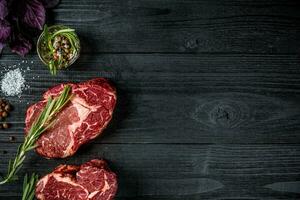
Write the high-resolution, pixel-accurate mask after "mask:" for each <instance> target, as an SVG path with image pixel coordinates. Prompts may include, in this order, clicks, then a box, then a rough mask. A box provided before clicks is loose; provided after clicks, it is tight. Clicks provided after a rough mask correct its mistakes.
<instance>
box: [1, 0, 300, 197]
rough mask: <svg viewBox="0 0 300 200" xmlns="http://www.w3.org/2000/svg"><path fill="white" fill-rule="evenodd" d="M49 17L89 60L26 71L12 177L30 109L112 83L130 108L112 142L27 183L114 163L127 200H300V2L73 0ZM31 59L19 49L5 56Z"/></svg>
mask: <svg viewBox="0 0 300 200" xmlns="http://www.w3.org/2000/svg"><path fill="white" fill-rule="evenodd" d="M49 16H50V17H49V18H51V19H52V22H53V23H55V24H65V25H69V26H71V27H74V28H75V29H76V30H77V32H78V34H79V36H80V38H81V42H82V54H81V57H80V59H79V60H78V62H77V63H76V64H74V65H73V66H72V68H71V69H70V70H68V71H64V72H62V73H60V74H59V75H58V76H56V77H52V76H50V75H49V73H48V71H47V69H46V68H45V67H44V66H43V65H42V64H41V62H40V61H39V59H38V57H37V55H36V53H34V52H33V53H31V55H29V56H27V57H26V58H25V59H24V60H25V62H24V63H21V65H20V66H21V67H23V68H24V69H25V68H26V66H27V65H28V66H31V67H30V68H31V71H27V72H26V73H25V74H26V80H27V82H28V84H29V85H30V89H28V90H27V91H25V92H24V94H23V95H22V98H21V99H19V98H8V99H9V100H10V101H11V102H12V104H13V105H15V111H14V112H13V113H12V114H11V117H10V118H9V119H10V121H11V122H12V123H13V127H12V128H11V129H9V130H7V131H3V130H1V134H0V143H1V144H0V157H1V162H0V171H1V173H2V174H3V173H5V171H6V166H7V162H8V159H9V158H11V157H12V156H13V155H14V153H15V152H16V149H17V146H18V144H19V143H21V142H22V140H23V127H24V113H25V110H26V107H27V106H28V105H27V104H28V103H32V102H35V101H37V100H38V99H40V97H41V94H42V92H43V91H45V90H46V89H47V88H49V87H51V86H53V85H55V84H58V83H61V82H69V81H83V80H88V79H90V78H92V77H106V78H109V79H110V80H112V81H113V82H114V83H115V85H116V87H117V88H118V98H119V102H118V106H117V110H116V112H115V115H114V119H113V121H112V123H111V124H110V126H109V128H108V129H107V130H106V131H105V133H104V135H103V136H102V137H100V138H97V139H96V140H95V141H94V142H92V143H91V144H90V145H88V146H86V147H84V148H82V149H81V150H80V151H79V152H78V153H77V154H76V155H75V156H74V157H72V158H69V159H66V160H46V159H44V158H42V157H39V156H37V155H36V154H35V153H34V152H32V153H31V154H30V155H29V157H28V159H27V160H26V163H25V166H24V168H23V170H22V171H21V173H20V175H21V178H22V177H23V174H24V173H25V172H38V173H39V174H40V175H44V174H46V173H48V172H50V171H51V170H52V169H53V168H54V167H55V166H56V165H58V164H61V163H72V164H81V163H83V162H86V161H88V160H90V159H92V158H105V159H107V160H109V162H110V166H111V168H112V169H114V170H115V171H116V172H117V173H118V175H119V181H120V185H119V191H118V195H117V198H116V199H118V200H154V199H155V200H160V199H165V200H174V199H184V200H200V199H201V200H202V199H299V196H300V1H298V0H290V1H289V0H223V1H221V0H219V1H218V0H101V1H100V0H81V1H79V0H77V1H76V0H62V1H61V3H60V5H59V6H58V7H57V8H55V9H53V10H52V11H50V12H49ZM21 61H22V58H20V57H18V56H16V55H13V54H11V53H10V52H9V51H8V50H6V51H5V52H4V54H3V55H2V56H1V59H0V62H1V63H2V64H4V65H14V64H16V63H19V62H21ZM26 61H27V62H28V63H27V64H26ZM31 61H33V64H31ZM1 71H2V72H3V68H2V69H1ZM11 136H14V137H15V140H14V141H10V140H9V137H11ZM21 182H22V181H19V182H15V183H13V184H10V185H5V186H1V187H0V199H1V200H2V199H5V200H12V199H20V196H21Z"/></svg>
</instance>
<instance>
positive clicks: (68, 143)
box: [25, 78, 117, 158]
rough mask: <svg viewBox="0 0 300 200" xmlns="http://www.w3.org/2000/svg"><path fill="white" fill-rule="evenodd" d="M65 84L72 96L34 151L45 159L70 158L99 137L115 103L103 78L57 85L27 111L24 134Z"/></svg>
mask: <svg viewBox="0 0 300 200" xmlns="http://www.w3.org/2000/svg"><path fill="white" fill-rule="evenodd" d="M65 85H70V86H71V87H72V94H73V97H72V99H71V100H70V102H69V103H68V104H67V105H66V106H65V107H64V108H63V109H62V111H61V112H60V113H58V114H57V116H56V119H57V120H58V121H57V122H56V123H55V125H54V126H53V127H51V128H50V129H48V130H47V131H45V132H44V133H43V134H42V135H41V136H40V138H39V139H38V141H37V145H38V146H37V148H36V151H37V152H38V153H39V154H40V155H42V156H45V157H47V158H65V157H68V156H71V155H73V154H74V153H75V152H76V151H77V150H78V148H79V147H80V146H81V145H82V144H85V143H87V142H89V141H90V140H92V139H94V138H95V137H97V136H98V135H100V134H101V132H102V131H103V129H104V128H105V127H106V126H107V124H108V122H109V121H110V120H111V118H112V114H113V110H114V107H115V104H116V99H117V97H116V91H115V89H114V88H113V87H112V86H111V85H110V84H109V83H108V81H107V80H105V79H103V78H97V79H93V80H90V81H86V82H83V83H78V84H73V83H67V84H60V85H57V86H55V87H53V88H51V89H49V90H48V91H46V92H45V93H44V95H43V100H41V101H39V102H37V103H35V104H33V105H32V106H30V107H29V108H28V109H27V113H26V119H25V123H26V128H25V133H27V132H28V131H29V129H30V127H31V124H32V123H33V122H34V120H35V119H36V118H37V117H38V115H39V114H40V112H41V110H42V109H43V108H44V106H45V105H46V103H47V100H48V98H49V97H51V96H52V97H55V96H58V95H59V94H60V93H61V92H62V90H63V88H64V86H65Z"/></svg>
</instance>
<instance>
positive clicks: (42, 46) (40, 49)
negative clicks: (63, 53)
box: [37, 25, 80, 69]
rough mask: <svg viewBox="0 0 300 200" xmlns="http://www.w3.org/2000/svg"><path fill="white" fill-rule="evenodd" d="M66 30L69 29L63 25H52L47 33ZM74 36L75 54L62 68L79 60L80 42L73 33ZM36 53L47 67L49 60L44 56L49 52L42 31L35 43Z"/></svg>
mask: <svg viewBox="0 0 300 200" xmlns="http://www.w3.org/2000/svg"><path fill="white" fill-rule="evenodd" d="M66 28H69V27H67V26H64V25H53V26H50V27H48V32H49V34H53V33H55V32H57V31H59V30H62V29H66ZM75 36H76V37H75V38H76V40H75V41H74V44H75V46H76V49H77V51H76V52H75V53H76V54H75V55H73V57H72V59H71V60H69V61H68V63H67V65H65V66H63V68H67V67H69V66H70V65H72V64H73V63H74V62H75V61H76V60H77V59H78V58H79V54H80V40H79V38H78V36H77V34H76V33H75ZM37 53H38V56H39V58H40V60H41V61H42V62H43V63H44V64H45V65H47V66H48V65H49V61H50V59H47V58H46V56H45V55H46V54H48V53H49V51H47V47H46V41H45V33H44V31H43V32H42V33H41V35H40V36H39V38H38V41H37ZM61 68H62V67H60V68H59V69H61Z"/></svg>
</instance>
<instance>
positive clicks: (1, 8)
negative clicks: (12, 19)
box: [0, 0, 8, 20]
mask: <svg viewBox="0 0 300 200" xmlns="http://www.w3.org/2000/svg"><path fill="white" fill-rule="evenodd" d="M7 15H8V8H7V1H6V0H0V19H1V20H3V19H4V18H5V17H6V16H7Z"/></svg>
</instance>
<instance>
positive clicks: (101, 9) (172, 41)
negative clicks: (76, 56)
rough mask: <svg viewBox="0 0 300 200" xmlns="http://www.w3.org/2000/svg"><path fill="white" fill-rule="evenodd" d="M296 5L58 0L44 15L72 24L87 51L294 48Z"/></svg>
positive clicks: (299, 25) (297, 41)
mask: <svg viewBox="0 0 300 200" xmlns="http://www.w3.org/2000/svg"><path fill="white" fill-rule="evenodd" d="M299 8H300V3H299V1H293V0H290V1H286V0H273V1H270V0H268V1H243V0H226V1H222V2H220V1H217V0H202V1H199V0H188V1H187V0H122V1H121V2H120V1H116V0H103V1H98V0H88V1H87V0H86V1H73V0H64V1H61V3H60V4H59V6H58V7H57V8H55V9H54V10H52V11H50V12H49V15H50V16H51V17H49V18H50V19H52V21H51V20H50V23H58V24H66V25H70V26H72V27H74V28H76V30H77V31H78V33H79V34H80V37H81V40H82V43H83V45H82V47H83V48H82V51H83V52H89V53H96V52H180V53H195V52H242V53H244V52H248V53H297V52H299V46H300V38H299V34H300V20H299V17H300V13H299ZM52 16H53V18H54V20H53V18H52Z"/></svg>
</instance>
